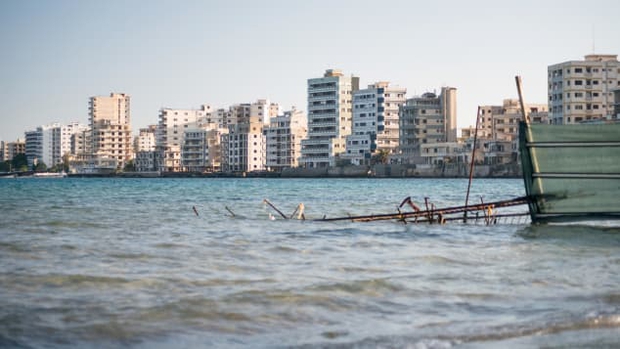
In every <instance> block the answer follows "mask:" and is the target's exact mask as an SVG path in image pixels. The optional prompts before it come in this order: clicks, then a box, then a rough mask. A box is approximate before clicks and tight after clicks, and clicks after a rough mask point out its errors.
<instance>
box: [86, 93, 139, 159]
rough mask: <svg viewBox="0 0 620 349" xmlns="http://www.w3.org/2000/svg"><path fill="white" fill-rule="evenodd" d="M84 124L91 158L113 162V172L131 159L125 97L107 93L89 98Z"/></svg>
mask: <svg viewBox="0 0 620 349" xmlns="http://www.w3.org/2000/svg"><path fill="white" fill-rule="evenodd" d="M88 121H89V123H90V129H91V132H92V138H91V142H92V149H91V155H92V156H93V157H96V158H98V159H106V160H115V162H116V168H117V169H122V168H123V167H124V166H125V164H126V163H127V162H128V161H129V160H131V159H133V147H132V136H131V113H130V97H129V95H127V94H125V93H110V96H96V97H91V98H90V101H89V119H88Z"/></svg>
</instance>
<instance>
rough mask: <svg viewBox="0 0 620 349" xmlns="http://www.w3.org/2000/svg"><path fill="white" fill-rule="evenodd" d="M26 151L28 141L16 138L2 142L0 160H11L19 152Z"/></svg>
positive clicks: (0, 144) (0, 143) (23, 152)
mask: <svg viewBox="0 0 620 349" xmlns="http://www.w3.org/2000/svg"><path fill="white" fill-rule="evenodd" d="M25 153H26V142H25V141H23V140H20V139H18V140H16V141H15V142H4V141H2V142H0V157H1V158H0V161H11V160H13V158H14V157H15V156H16V155H17V154H25Z"/></svg>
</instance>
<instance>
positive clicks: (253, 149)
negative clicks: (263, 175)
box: [222, 116, 266, 172]
mask: <svg viewBox="0 0 620 349" xmlns="http://www.w3.org/2000/svg"><path fill="white" fill-rule="evenodd" d="M263 127H264V123H263V120H262V119H261V118H259V117H258V116H252V117H250V118H249V120H248V121H246V122H243V123H240V124H232V125H229V126H228V133H227V134H223V135H222V153H223V158H222V169H223V171H225V172H253V171H264V170H265V169H266V168H265V164H266V154H265V150H266V147H265V135H264V134H263Z"/></svg>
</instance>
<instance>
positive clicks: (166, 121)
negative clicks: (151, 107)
mask: <svg viewBox="0 0 620 349" xmlns="http://www.w3.org/2000/svg"><path fill="white" fill-rule="evenodd" d="M217 115H218V114H216V115H215V117H214V115H213V110H212V108H211V106H210V105H207V104H204V105H202V106H201V107H200V108H199V109H174V108H162V109H160V111H159V123H158V125H157V131H156V135H155V137H156V141H155V143H156V151H157V152H158V154H156V155H154V157H155V159H160V161H158V163H157V166H158V168H157V170H158V171H163V172H179V171H181V169H182V163H181V147H182V146H183V144H184V135H185V131H187V130H189V129H197V128H201V126H202V125H207V124H212V123H218V122H222V123H223V122H224V120H223V119H222V120H218V119H217ZM222 116H227V115H226V114H222ZM155 159H154V160H155Z"/></svg>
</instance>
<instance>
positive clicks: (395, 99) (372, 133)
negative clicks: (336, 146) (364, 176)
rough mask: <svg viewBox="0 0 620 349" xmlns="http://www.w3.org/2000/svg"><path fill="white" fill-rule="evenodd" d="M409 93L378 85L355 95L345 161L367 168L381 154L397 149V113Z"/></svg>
mask: <svg viewBox="0 0 620 349" xmlns="http://www.w3.org/2000/svg"><path fill="white" fill-rule="evenodd" d="M406 94H407V89H405V88H400V87H390V85H389V83H388V82H377V83H375V84H372V85H369V86H368V88H366V89H363V90H358V91H355V92H353V121H352V123H353V127H352V131H351V132H352V133H351V135H350V136H348V137H347V146H346V151H347V153H346V158H347V159H349V160H351V162H352V163H353V164H355V165H362V164H366V165H368V164H369V163H370V159H371V157H372V155H373V154H375V153H376V152H379V151H387V153H388V154H391V153H394V152H395V151H396V149H398V144H399V143H398V137H399V134H398V110H399V108H400V106H401V105H403V104H404V103H405V100H406V97H405V95H406Z"/></svg>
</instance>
